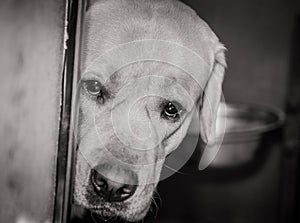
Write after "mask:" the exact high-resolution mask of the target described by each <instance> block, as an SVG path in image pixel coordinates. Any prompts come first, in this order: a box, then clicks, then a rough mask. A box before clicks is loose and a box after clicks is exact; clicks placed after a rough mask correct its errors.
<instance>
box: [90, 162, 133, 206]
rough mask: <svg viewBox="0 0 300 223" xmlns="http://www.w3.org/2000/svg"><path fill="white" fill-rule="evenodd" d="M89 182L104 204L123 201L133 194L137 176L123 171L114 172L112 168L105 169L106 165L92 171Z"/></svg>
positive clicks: (128, 171)
mask: <svg viewBox="0 0 300 223" xmlns="http://www.w3.org/2000/svg"><path fill="white" fill-rule="evenodd" d="M104 175H105V176H104ZM112 179H117V180H112ZM91 181H92V185H93V186H94V189H95V191H96V193H97V194H98V195H99V196H101V197H102V198H103V199H104V200H105V201H106V202H121V201H125V200H126V199H128V198H130V197H131V196H132V195H133V194H134V192H135V190H136V188H137V184H138V180H137V175H136V174H135V173H134V172H132V171H130V170H125V169H122V170H120V169H117V170H116V169H114V168H113V167H111V168H107V165H103V166H100V167H99V166H97V167H96V168H94V169H92V172H91ZM117 181H118V182H117Z"/></svg>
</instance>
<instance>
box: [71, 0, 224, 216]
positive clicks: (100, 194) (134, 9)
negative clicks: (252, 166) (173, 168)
mask: <svg viewBox="0 0 300 223" xmlns="http://www.w3.org/2000/svg"><path fill="white" fill-rule="evenodd" d="M84 20H85V21H84V27H85V28H84V35H83V41H82V44H83V46H82V62H81V81H80V84H79V92H80V93H79V118H78V130H77V133H76V134H77V140H78V151H77V160H76V167H75V169H76V173H75V183H74V201H75V204H76V205H78V206H81V207H83V208H85V209H89V210H90V211H91V212H92V213H94V214H96V215H99V216H100V218H101V219H103V220H109V219H122V220H125V221H130V222H134V221H139V220H141V219H143V218H144V216H145V215H146V213H147V212H148V210H149V207H150V204H151V201H152V196H153V193H154V191H155V188H156V186H157V184H158V182H159V180H160V174H161V170H162V167H163V165H164V161H165V159H166V157H167V156H168V155H169V154H170V153H171V152H172V151H174V150H175V149H176V148H177V147H178V145H179V144H180V142H181V141H182V140H183V138H184V136H185V134H186V132H187V129H188V127H189V125H190V122H191V119H192V116H193V114H194V113H195V112H199V120H200V133H201V138H202V140H203V141H204V142H205V143H207V144H210V143H213V141H214V138H215V132H216V116H217V110H218V106H219V103H220V99H221V94H222V82H223V78H224V71H225V68H226V62H225V55H224V52H225V47H224V46H223V44H222V43H220V41H219V39H218V38H217V36H216V35H215V34H214V33H213V31H212V30H211V29H210V27H209V26H208V25H207V24H206V23H205V22H204V21H203V20H202V19H201V18H200V17H199V16H198V15H197V14H196V12H195V11H194V10H192V9H191V8H190V7H189V6H187V5H185V4H184V3H182V2H180V1H177V0H96V1H93V2H92V3H91V4H90V5H89V6H88V8H87V12H86V15H85V19H84Z"/></svg>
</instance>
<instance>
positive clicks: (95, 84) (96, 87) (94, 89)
mask: <svg viewBox="0 0 300 223" xmlns="http://www.w3.org/2000/svg"><path fill="white" fill-rule="evenodd" d="M84 86H85V88H86V90H87V91H88V92H89V94H91V95H93V96H101V94H102V85H101V84H100V82H99V81H96V80H87V81H84Z"/></svg>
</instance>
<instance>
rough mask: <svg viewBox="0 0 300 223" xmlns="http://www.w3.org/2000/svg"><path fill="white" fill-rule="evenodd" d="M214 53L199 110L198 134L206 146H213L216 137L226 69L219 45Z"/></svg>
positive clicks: (221, 47)
mask: <svg viewBox="0 0 300 223" xmlns="http://www.w3.org/2000/svg"><path fill="white" fill-rule="evenodd" d="M219 45H220V46H219V47H218V50H216V52H215V61H214V65H213V68H212V70H211V75H210V77H209V80H208V82H207V84H206V86H205V89H204V94H203V96H202V104H201V108H200V133H201V138H202V140H203V141H204V142H205V143H206V144H207V145H210V144H213V143H214V141H215V137H216V120H217V112H218V108H219V104H220V101H221V96H222V83H223V79H224V72H225V68H226V61H225V53H224V52H225V50H226V48H225V47H224V46H223V45H221V44H219Z"/></svg>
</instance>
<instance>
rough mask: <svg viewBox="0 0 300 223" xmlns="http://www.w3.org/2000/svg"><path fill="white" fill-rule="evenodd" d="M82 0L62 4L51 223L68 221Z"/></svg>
mask: <svg viewBox="0 0 300 223" xmlns="http://www.w3.org/2000/svg"><path fill="white" fill-rule="evenodd" d="M85 4H86V1H85V0H66V2H65V5H66V8H65V27H64V48H65V49H64V54H63V72H62V82H61V84H62V85H61V103H60V127H59V138H58V151H57V163H56V188H55V198H54V212H53V222H57V223H67V222H68V221H69V220H70V214H71V206H72V205H71V203H72V194H73V183H72V182H73V173H74V168H73V166H74V163H75V150H76V142H75V136H74V129H75V128H74V127H75V124H76V116H77V111H76V110H77V107H76V96H77V85H78V80H79V77H80V72H79V71H80V69H79V68H80V55H81V52H80V51H81V35H82V28H83V25H82V24H83V16H84V11H85V10H84V9H85Z"/></svg>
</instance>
